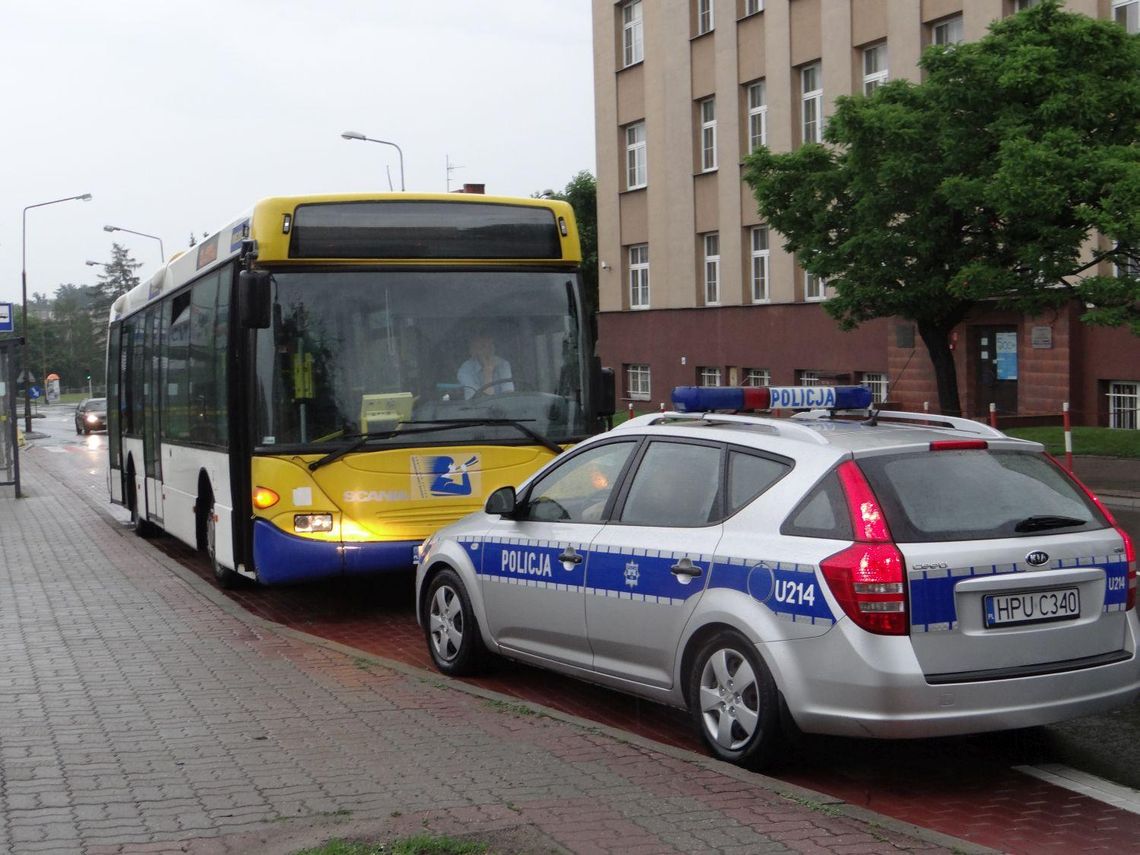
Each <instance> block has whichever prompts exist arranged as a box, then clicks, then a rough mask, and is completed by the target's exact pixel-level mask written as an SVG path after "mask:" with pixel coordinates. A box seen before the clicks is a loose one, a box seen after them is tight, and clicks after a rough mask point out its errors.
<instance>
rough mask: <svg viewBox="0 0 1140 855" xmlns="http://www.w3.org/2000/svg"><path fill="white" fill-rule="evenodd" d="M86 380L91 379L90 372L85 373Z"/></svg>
mask: <svg viewBox="0 0 1140 855" xmlns="http://www.w3.org/2000/svg"><path fill="white" fill-rule="evenodd" d="M87 379H88V380H90V379H91V372H90V371H88V372H87Z"/></svg>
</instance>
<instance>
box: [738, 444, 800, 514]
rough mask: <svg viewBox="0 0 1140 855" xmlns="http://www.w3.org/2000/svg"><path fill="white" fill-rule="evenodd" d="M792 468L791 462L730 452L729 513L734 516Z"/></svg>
mask: <svg viewBox="0 0 1140 855" xmlns="http://www.w3.org/2000/svg"><path fill="white" fill-rule="evenodd" d="M791 470H792V466H791V464H790V463H785V462H783V461H779V460H772V459H771V458H768V457H761V456H760V455H758V454H748V453H745V452H741V451H734V450H732V449H730V450H729V452H728V515H729V516H732V515H733V514H735V513H736V512H737V511H739V510H740V509H741V508H743V507H744V506H745V505H747V504H748V503H749V502H751V501H752V500H753V499H755V498H756V497H757V496H759V495H760V494H761V493H763V492H764V491H765V490H767V489H768V488H769V487H771V486H772V485H773V484H775V483H776V482H777V481H779V480H780V479H781V478H783V477H784V476H785V475H787V474H788V473H789V472H790V471H791Z"/></svg>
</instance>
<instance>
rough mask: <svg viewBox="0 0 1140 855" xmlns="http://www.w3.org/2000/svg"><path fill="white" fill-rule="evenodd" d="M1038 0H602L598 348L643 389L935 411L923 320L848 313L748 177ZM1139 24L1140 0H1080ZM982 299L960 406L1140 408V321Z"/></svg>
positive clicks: (1123, 419) (627, 392)
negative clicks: (870, 399) (771, 220)
mask: <svg viewBox="0 0 1140 855" xmlns="http://www.w3.org/2000/svg"><path fill="white" fill-rule="evenodd" d="M1033 2H1034V0H619V2H614V0H593V18H594V21H593V28H594V87H595V105H596V106H595V110H596V123H597V160H598V258H599V265H600V268H601V269H600V271H599V281H600V284H599V302H600V314H599V317H598V330H599V349H600V353H601V356H602V358H603V362H604V363H605V364H608V365H613V366H615V368H618V367H620V373H619V377H618V394H619V397H620V398H623V399H624V400H626V401H629V402H633V403H634V405H635V406H636V407H637V408H639V409H643V410H644V409H649V408H656V407H657V406H658V405H659V403H661V402H668V400H669V392H670V390H671V389H672V387H673V386H676V385H694V384H697V385H700V384H705V385H745V384H756V385H760V384H768V383H771V384H773V385H790V384H793V383H795V384H811V383H824V382H841V383H867V384H870V385H871V387H872V388H873V389H874V390H875V392H876V396H877V397H878V398H879V399H880V400H882V399H889V400H890V401H891V402H894V403H897V404H899V405H901V406H905V407H906V408H908V409H916V410H920V409H922V408H923V407H924V405H925V404H927V403H928V404H929V407H930V409H931V410H932V411H937V407H938V405H937V394H936V390H935V383H934V373H933V369H932V367H931V365H930V362H929V359H928V358H927V355H926V350H925V347H924V346H923V344H922V342H921V340H920V339H919V338H918V336H917V335H916V331H915V329H914V326H913V324H911V323H909V322H907V321H904V320H902V319H880V320H876V321H873V322H871V323H867V324H864V325H863V326H861V327H860V328H859V329H857V330H855V331H852V332H847V333H845V332H841V331H840V330H839V329H838V327H837V325H836V323H835V321H834V320H832V319H831V318H830V316H828V315H827V314H826V313H825V312H824V311H823V307H822V304H823V303H824V302H825V301H826V300H827V298H828V286H827V283H826V282H824V281H820V280H819V279H818V278H816V277H814V276H812V275H810V274H807V273H805V272H804V271H803V269H802V268H800V267H799V265H798V264H797V263H796V259H795V258H794V257H792V256H791V255H789V254H788V253H786V252H784V250H783V249H782V243H783V240H782V238H781V236H780V235H779V234H777V233H775V232H774V231H771V230H769V229H768V227H767V226H766V224H765V223H764V222H763V221H762V219H761V218H760V217H759V215H758V214H757V211H756V203H755V200H754V198H753V196H752V193H751V190H750V188H749V187H748V186H747V185H746V184H745V183H744V181H743V180H742V177H741V166H740V163H741V159H742V158H743V156H744V155H745V154H747V153H748V152H749V151H750V150H752V149H753V148H755V147H756V146H758V145H761V144H764V145H767V146H769V147H770V148H772V149H773V150H775V151H790V150H791V149H793V148H794V147H795V146H798V145H801V144H802V143H803V142H805V141H812V140H819V139H820V135H821V133H822V129H823V126H824V123H825V121H826V118H827V116H828V115H829V114H830V112H831V110H832V105H833V103H834V99H835V97H836V96H838V95H840V94H849V93H858V92H871V91H872V90H873V89H874V88H875V87H876V86H878V85H880V84H882V83H883V82H884V81H886V80H888V79H893V78H900V77H901V78H907V79H911V80H914V81H918V80H919V79H920V70H919V68H918V60H919V56H920V54H921V52H922V50H923V49H924V48H925V47H927V46H928V45H930V44H949V43H954V42H958V41H962V40H973V39H978V38H981V37H982V36H984V35H985V33H986V29H987V27H988V25H989V24H990V23H991V22H992V21H993V20H995V19H997V18H1000V17H1002V16H1005V15H1011V14H1015V13H1017V12H1018V11H1020V10H1021V9H1023V8H1026V7H1027V6H1030V5H1032V4H1033ZM1067 7H1068V8H1069V9H1071V10H1073V11H1077V12H1081V13H1084V14H1088V15H1093V16H1098V17H1103V18H1115V19H1116V20H1117V21H1119V22H1120V23H1121V24H1122V25H1123V26H1125V27H1127V28H1129V29H1130V30H1131V31H1133V32H1136V31H1137V30H1138V28H1140V0H1069V2H1068V3H1067ZM1079 313H1080V312H1079V309H1078V307H1075V306H1074V307H1070V308H1069V309H1067V310H1064V311H1060V312H1057V313H1050V314H1049V315H1048V316H1046V317H1036V318H1030V317H1023V316H1020V315H1016V314H1012V313H1002V312H995V311H988V310H985V309H982V310H978V311H976V312H975V313H974V314H973V315H971V316H970V317H969V318H968V319H967V320H966V321H965V322H964V323H963V324H962V325H961V326H960V327H959V328H958V329H957V331H956V332H955V333H954V334H953V336H952V342H953V347H954V352H955V360H956V365H957V370H958V377H959V392H960V399H961V401H962V406H963V408H964V410H965V412H966V413H967V414H969V415H973V416H984V415H985V414H986V413H987V412H988V410H989V405H990V403H991V402H993V403H995V404H996V405H997V408H998V412H999V413H1001V414H1002V415H1003V416H1006V417H1032V416H1054V415H1057V414H1059V413H1060V412H1061V408H1062V404H1063V403H1064V402H1069V403H1070V404H1071V407H1072V411H1073V413H1074V415H1075V419H1076V420H1077V421H1078V422H1080V423H1086V424H1105V425H1107V424H1112V425H1114V426H1120V427H1137V426H1138V423H1140V419H1138V416H1137V413H1138V406H1140V397H1138V395H1137V392H1138V390H1140V338H1137V337H1136V336H1133V335H1131V333H1129V332H1128V331H1127V330H1126V329H1103V328H1093V327H1088V326H1086V325H1084V324H1082V323H1081V322H1080V321H1079V320H1078V315H1079Z"/></svg>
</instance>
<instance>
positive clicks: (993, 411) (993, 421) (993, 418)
mask: <svg viewBox="0 0 1140 855" xmlns="http://www.w3.org/2000/svg"><path fill="white" fill-rule="evenodd" d="M990 427H992V428H996V427H997V404H995V403H993V402H991V403H990Z"/></svg>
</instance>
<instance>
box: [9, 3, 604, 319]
mask: <svg viewBox="0 0 1140 855" xmlns="http://www.w3.org/2000/svg"><path fill="white" fill-rule="evenodd" d="M0 14H2V22H3V23H2V25H0V111H2V112H0V115H2V119H0V302H13V303H17V304H19V302H20V301H21V288H20V271H21V269H22V268H21V255H22V254H21V247H22V243H21V239H22V236H23V240H24V241H25V242H26V244H25V246H26V270H27V277H28V286H27V289H28V297H29V299H31V297H32V295H33V294H35V293H37V292H38V293H43V294H47V295H49V296H51V295H53V294H54V293H55V290H56V288H57V287H58V286H59V285H61V284H63V283H71V284H76V285H86V284H93V283H94V282H95V281H97V276H98V273H99V272H100V271H101V268H100V267H91V266H87V265H86V264H85V262H86V261H88V260H90V261H97V262H99V263H100V264H102V263H105V262H107V261H109V260H110V257H111V245H112V243H113V242H118V243H120V244H122V245H124V246H126V247H127V249H128V250H129V251H130V253H131V255H132V256H133V257H134V258H135V259H136V260H137V261H140V262H142V263H143V266H142V267H140V268H139V269H138V271H137V273H138V274H139V275H140V276H142V277H144V278H145V277H146V276H148V275H149V274H150V273H151V272H153V271H154V270H155V269H156V268H157V266H158V264H159V249H160V246H159V242H158V241H156V240H153V239H151V238H147V237H141V236H137V235H133V234H128V233H125V232H117V233H113V234H110V233H107V232H105V231H104V230H103V227H104V226H105V225H116V226H121V227H123V228H126V229H131V230H133V231H136V232H144V233H146V234H149V235H155V236H157V237H159V238H161V240H162V248H163V249H164V250H165V253H166V256H167V258H169V257H170V255H171V254H172V253H174V252H175V251H177V250H180V249H185V248H186V247H187V246H188V244H189V239H190V235H191V233H193V234H194V235H195V236H196V237H197V238H201V236H202V234H203V233H205V232H208V233H213V232H214V231H216V230H217V229H219V228H221V227H222V226H223V225H224V224H226V223H228V222H230V221H231V220H233V219H234V218H236V217H237V216H238V215H239V214H241V213H243V212H245V211H246V210H248V209H249V208H251V207H252V205H253V203H254V202H256V201H257V200H258V199H260V198H263V197H266V196H276V195H289V194H295V193H321V192H362V191H363V192H366V191H370V190H388V189H389V175H390V176H391V181H392V185H393V186H394V187H395V188H396V189H399V186H400V164H399V154H398V152H397V150H396V149H395V148H393V147H391V146H387V145H379V144H376V143H370V142H359V141H347V140H344V139H341V137H340V134H341V132H342V131H357V132H359V133H362V134H364V135H365V136H368V137H373V138H376V139H382V140H388V141H391V142H394V143H396V144H397V145H398V146H399V147H400V149H401V150H402V151H403V160H404V172H405V181H406V186H407V189H408V190H410V191H424V192H443V191H445V190H447V189H449V187H448V181H447V179H448V175H449V174H448V171H447V164H448V163H449V162H450V163H451V164H452V165H453V166H455V167H456V168H455V169H454V170H452V171H451V172H450V179H451V183H450V189H456V188H458V187H460V186H462V184H463V183H464V182H468V183H481V184H485V185H486V187H487V192H488V193H495V194H500V195H520V196H529V195H531V194H533V193H537V192H541V191H543V190H547V189H554V190H561V189H562V188H564V187H565V186H566V184H567V182H569V180H570V179H571V178H572V177H573V176H574V175H575V174H577V173H578V172H580V171H582V170H589V171H590V172H592V173H595V174H596V169H595V162H594V112H593V64H592V59H591V23H590V4H589V2H588V0H432V2H425V0H226V2H221V0H195V2H185V0H0ZM83 193H90V194H91V195H92V197H93V198H92V200H91V201H90V202H82V201H69V202H61V203H59V204H53V205H49V206H44V207H39V208H34V209H32V210H29V211H27V214H26V229H24V228H22V223H23V222H24V212H23V209H24V207H25V206H28V205H36V204H38V203H41V202H47V201H51V200H55V199H61V198H64V197H68V196H77V195H81V194H83ZM17 311H18V309H17Z"/></svg>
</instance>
